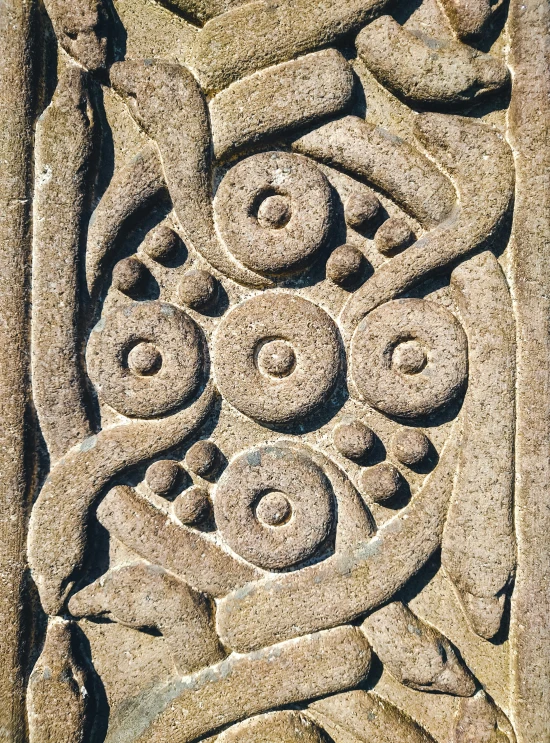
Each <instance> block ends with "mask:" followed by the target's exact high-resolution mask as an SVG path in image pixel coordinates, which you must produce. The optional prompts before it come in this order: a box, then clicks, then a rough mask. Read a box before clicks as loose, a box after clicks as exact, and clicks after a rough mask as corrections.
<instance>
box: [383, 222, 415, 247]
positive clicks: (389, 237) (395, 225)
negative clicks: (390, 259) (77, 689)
mask: <svg viewBox="0 0 550 743" xmlns="http://www.w3.org/2000/svg"><path fill="white" fill-rule="evenodd" d="M374 242H375V244H376V247H377V248H378V250H379V251H380V252H381V253H383V254H384V255H391V254H393V253H396V252H398V251H400V250H404V249H405V248H408V247H409V245H411V244H412V243H413V242H414V233H413V231H412V230H411V228H410V227H409V225H408V223H407V222H406V221H405V220H404V219H399V218H398V217H393V218H391V219H388V220H386V221H385V222H384V224H383V225H382V226H381V227H379V228H378V230H377V231H376V235H375V237H374Z"/></svg>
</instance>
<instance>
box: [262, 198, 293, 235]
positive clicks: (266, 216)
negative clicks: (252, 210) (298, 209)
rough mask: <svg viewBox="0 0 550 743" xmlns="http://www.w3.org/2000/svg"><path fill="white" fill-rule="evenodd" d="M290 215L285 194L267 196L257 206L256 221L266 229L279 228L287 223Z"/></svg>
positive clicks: (288, 202) (288, 203)
mask: <svg viewBox="0 0 550 743" xmlns="http://www.w3.org/2000/svg"><path fill="white" fill-rule="evenodd" d="M290 215H291V208H290V199H289V198H288V197H287V196H278V195H274V196H268V197H267V198H266V199H264V200H263V201H262V203H261V204H260V206H259V208H258V222H259V223H260V224H261V226H262V227H265V228H266V229H268V230H280V229H281V228H282V227H284V226H285V225H287V224H288V222H289V220H290Z"/></svg>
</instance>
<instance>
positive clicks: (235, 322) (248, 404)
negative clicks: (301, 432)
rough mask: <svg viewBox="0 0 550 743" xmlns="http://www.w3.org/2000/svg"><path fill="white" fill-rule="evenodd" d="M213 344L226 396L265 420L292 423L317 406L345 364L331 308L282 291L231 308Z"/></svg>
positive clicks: (216, 370)
mask: <svg viewBox="0 0 550 743" xmlns="http://www.w3.org/2000/svg"><path fill="white" fill-rule="evenodd" d="M276 341H281V342H280V343H277V342H276ZM213 348H214V351H213V356H214V375H215V379H216V383H217V385H218V388H219V390H220V392H221V393H222V395H223V396H224V398H225V399H226V400H228V402H230V403H231V405H233V406H234V407H236V408H237V409H238V410H240V411H241V412H242V413H244V414H245V415H248V416H249V417H251V418H254V419H256V420H258V421H262V422H264V423H289V422H291V421H294V420H297V419H300V418H303V417H304V416H307V415H309V414H311V413H312V412H313V411H315V410H316V409H317V408H318V407H319V406H320V405H321V404H322V403H323V402H325V401H326V400H327V399H328V398H329V396H330V394H331V393H332V391H333V389H334V386H335V383H336V380H337V378H338V372H339V369H340V363H341V361H340V358H341V348H340V342H339V338H338V332H337V330H336V326H335V324H334V322H333V321H332V319H331V318H330V317H329V316H328V315H327V314H326V312H324V311H323V310H322V309H321V308H320V307H317V305H315V304H313V303H312V302H309V301H307V300H306V299H302V298H301V297H297V296H293V295H290V294H282V293H277V292H265V293H264V294H261V295H258V296H256V297H253V298H252V299H249V300H247V301H246V302H243V304H241V305H239V306H238V307H236V308H235V309H234V310H232V311H231V312H230V313H229V314H228V315H227V316H226V317H225V318H224V319H223V320H222V322H221V323H220V325H219V327H218V329H217V332H216V335H215V338H214V344H213Z"/></svg>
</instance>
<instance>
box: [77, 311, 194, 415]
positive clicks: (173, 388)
mask: <svg viewBox="0 0 550 743" xmlns="http://www.w3.org/2000/svg"><path fill="white" fill-rule="evenodd" d="M87 362H88V372H89V374H90V378H91V379H92V381H93V382H94V384H95V385H96V387H97V390H98V393H99V395H100V397H101V398H102V399H103V400H104V401H105V402H106V403H108V404H109V405H111V406H112V407H113V408H114V409H115V410H117V411H118V412H119V413H122V414H123V415H127V416H130V417H136V418H152V417H153V416H158V415H162V414H164V413H168V412H169V411H171V410H173V409H174V408H176V407H178V406H179V405H181V404H183V403H184V402H185V401H186V400H188V399H189V398H190V397H191V396H192V395H193V393H194V392H195V391H196V389H197V387H198V385H199V383H200V381H201V375H202V370H203V364H204V342H203V337H202V332H201V330H200V328H199V327H198V325H197V324H196V323H195V322H194V321H193V320H192V319H191V318H190V317H189V316H188V315H186V314H185V312H183V311H182V310H180V309H178V308H177V307H174V306H173V305H171V304H166V303H164V302H157V301H152V302H134V303H132V304H129V305H126V306H124V307H122V308H119V309H116V310H114V311H113V312H111V313H109V314H108V315H107V316H106V317H105V318H104V319H103V320H101V322H100V323H98V325H97V326H96V327H95V328H94V331H93V332H92V334H91V336H90V340H89V343H88V350H87ZM148 362H150V363H148Z"/></svg>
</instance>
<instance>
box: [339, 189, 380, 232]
mask: <svg viewBox="0 0 550 743" xmlns="http://www.w3.org/2000/svg"><path fill="white" fill-rule="evenodd" d="M344 209H345V215H346V222H347V223H348V224H349V226H350V227H353V228H354V229H356V230H361V229H364V228H365V227H366V226H367V225H368V224H370V223H371V222H372V221H373V220H374V219H375V218H376V217H377V216H378V213H379V211H380V201H379V200H378V199H377V198H376V196H375V194H374V193H373V192H372V191H370V192H369V191H360V192H357V193H352V194H351V195H350V196H349V197H348V199H347V201H346V203H345V206H344Z"/></svg>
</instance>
